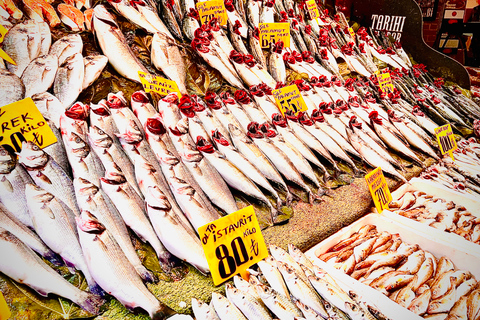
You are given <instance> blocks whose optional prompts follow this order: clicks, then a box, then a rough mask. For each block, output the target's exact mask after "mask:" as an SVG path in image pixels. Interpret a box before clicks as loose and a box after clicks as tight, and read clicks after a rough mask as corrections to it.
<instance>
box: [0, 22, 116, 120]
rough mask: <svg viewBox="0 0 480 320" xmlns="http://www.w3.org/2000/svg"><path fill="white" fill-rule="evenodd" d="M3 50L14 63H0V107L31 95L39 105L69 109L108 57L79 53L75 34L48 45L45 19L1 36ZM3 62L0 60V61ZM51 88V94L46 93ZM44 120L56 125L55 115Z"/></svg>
mask: <svg viewBox="0 0 480 320" xmlns="http://www.w3.org/2000/svg"><path fill="white" fill-rule="evenodd" d="M2 48H3V50H4V51H5V52H6V53H7V54H8V55H9V56H10V57H11V58H12V59H13V60H14V61H15V62H16V65H15V64H11V63H9V62H5V65H4V66H1V67H0V68H1V70H0V71H1V74H0V77H1V78H0V81H1V83H2V92H3V93H4V94H2V96H1V98H0V106H4V105H7V104H10V103H13V102H16V101H18V100H21V99H23V98H28V97H31V98H32V99H33V100H34V101H35V102H36V103H37V105H38V106H39V108H44V109H45V108H46V109H47V110H48V109H49V106H50V105H53V104H60V105H61V106H63V110H65V109H67V108H69V107H70V106H71V105H72V104H73V103H74V102H75V101H76V100H77V98H78V96H79V95H80V93H81V92H82V91H83V90H84V89H86V88H87V87H89V86H90V85H91V84H92V83H93V82H94V81H95V80H97V78H98V77H99V76H100V74H101V73H102V71H103V69H104V68H105V66H106V65H107V62H108V59H107V57H105V56H103V55H89V56H86V57H84V56H83V55H82V50H83V41H82V38H81V37H80V35H79V34H69V35H66V36H64V37H62V38H60V39H59V40H57V41H55V42H54V43H53V44H52V35H51V33H50V28H49V27H48V25H47V24H46V23H45V22H37V21H35V20H25V21H23V22H20V23H18V24H16V25H15V26H14V27H12V28H11V29H10V30H9V32H8V33H7V34H6V35H5V39H4V41H3V45H2ZM2 64H3V60H2ZM52 87H53V95H52V94H50V93H49V92H48V90H49V89H50V88H52ZM51 116H52V117H51V118H48V120H50V121H52V122H53V123H54V124H55V127H56V128H58V116H59V115H53V114H52V115H51Z"/></svg>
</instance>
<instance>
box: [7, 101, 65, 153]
mask: <svg viewBox="0 0 480 320" xmlns="http://www.w3.org/2000/svg"><path fill="white" fill-rule="evenodd" d="M0 126H1V129H0V144H2V145H8V146H10V147H12V148H13V149H14V150H15V151H16V152H20V150H21V149H22V142H23V141H32V142H34V143H35V144H36V145H37V146H39V147H40V148H45V147H48V146H49V145H51V144H54V143H55V142H57V138H56V137H55V134H54V133H53V132H52V130H51V129H50V127H49V126H48V124H47V121H45V119H44V118H43V116H42V114H41V113H40V111H39V110H38V108H37V106H36V105H35V103H34V102H33V100H32V98H26V99H23V100H20V101H17V102H14V103H11V104H7V105H6V106H3V107H1V108H0Z"/></svg>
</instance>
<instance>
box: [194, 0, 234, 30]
mask: <svg viewBox="0 0 480 320" xmlns="http://www.w3.org/2000/svg"><path fill="white" fill-rule="evenodd" d="M197 11H198V15H199V16H200V21H201V23H202V24H205V23H208V22H209V21H210V20H212V18H213V17H216V18H217V19H218V23H219V24H220V25H221V26H226V25H227V20H228V17H227V11H226V9H225V4H224V3H223V1H221V0H210V1H203V2H198V3H197Z"/></svg>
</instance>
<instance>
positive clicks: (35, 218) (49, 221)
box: [25, 184, 103, 295]
mask: <svg viewBox="0 0 480 320" xmlns="http://www.w3.org/2000/svg"><path fill="white" fill-rule="evenodd" d="M25 194H26V196H27V205H28V209H29V212H30V215H31V218H32V222H33V226H34V228H35V231H36V233H37V234H38V235H39V236H40V238H41V239H42V240H43V242H45V244H46V245H48V247H49V248H50V249H52V250H53V251H54V252H55V253H57V254H58V255H60V256H61V257H62V259H63V260H64V261H65V264H66V265H67V266H68V267H70V268H72V267H75V268H76V269H78V270H80V271H81V272H82V273H83V275H84V276H85V279H86V280H87V283H88V286H89V288H90V292H92V293H94V294H96V295H103V291H102V290H101V289H100V288H99V287H98V285H97V283H96V282H95V280H94V279H93V277H92V275H91V274H90V272H89V269H88V267H87V264H86V262H85V257H84V255H83V252H82V248H81V246H80V243H79V242H78V235H77V230H76V226H75V216H74V215H72V214H71V213H69V212H66V211H65V210H64V209H63V207H62V205H61V204H60V203H59V202H58V201H57V199H56V198H55V196H53V195H52V194H51V193H49V192H46V191H45V190H43V189H42V188H40V187H37V186H35V185H34V184H27V185H26V187H25Z"/></svg>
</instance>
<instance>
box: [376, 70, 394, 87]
mask: <svg viewBox="0 0 480 320" xmlns="http://www.w3.org/2000/svg"><path fill="white" fill-rule="evenodd" d="M375 74H376V75H377V80H378V86H379V87H380V89H382V91H383V92H393V88H394V87H393V83H392V78H391V77H390V72H382V73H380V71H376V72H375Z"/></svg>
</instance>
